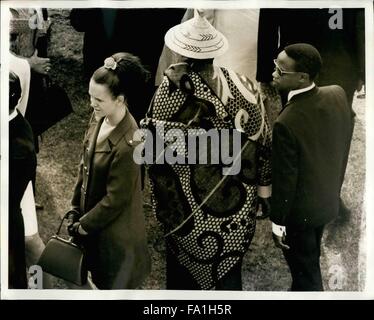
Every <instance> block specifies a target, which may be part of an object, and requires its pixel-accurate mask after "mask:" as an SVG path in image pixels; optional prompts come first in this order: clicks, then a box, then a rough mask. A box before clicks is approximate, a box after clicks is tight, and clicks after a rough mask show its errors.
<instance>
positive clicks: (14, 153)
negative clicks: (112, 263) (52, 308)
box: [9, 72, 36, 289]
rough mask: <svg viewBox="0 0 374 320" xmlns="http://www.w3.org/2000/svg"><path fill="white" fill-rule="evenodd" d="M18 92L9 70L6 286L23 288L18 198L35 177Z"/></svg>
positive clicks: (32, 151)
mask: <svg viewBox="0 0 374 320" xmlns="http://www.w3.org/2000/svg"><path fill="white" fill-rule="evenodd" d="M20 96H21V85H20V81H19V78H18V77H17V75H16V74H15V73H13V72H10V73H9V288H11V289H26V288H27V281H26V259H25V231H24V223H23V217H22V212H21V199H22V197H23V194H24V192H25V190H26V187H27V185H28V183H29V182H30V180H32V179H34V178H35V172H36V155H35V147H34V140H33V133H32V131H31V127H30V125H29V124H28V122H27V121H26V120H25V119H24V118H23V116H22V115H21V114H20V113H19V112H18V111H17V109H15V107H16V105H17V103H18V100H19V98H20Z"/></svg>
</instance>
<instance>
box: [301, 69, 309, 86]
mask: <svg viewBox="0 0 374 320" xmlns="http://www.w3.org/2000/svg"><path fill="white" fill-rule="evenodd" d="M309 82H310V77H309V74H307V73H305V72H302V73H300V83H302V84H304V83H309Z"/></svg>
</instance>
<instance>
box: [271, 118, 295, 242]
mask: <svg viewBox="0 0 374 320" xmlns="http://www.w3.org/2000/svg"><path fill="white" fill-rule="evenodd" d="M272 149H273V150H272V181H273V185H272V187H273V193H272V199H271V212H270V220H271V221H272V222H273V223H274V224H275V225H276V226H273V239H274V242H275V244H276V246H278V247H280V248H285V247H284V246H285V244H284V236H285V233H286V229H285V228H284V226H285V224H286V220H287V217H288V216H289V215H290V212H291V207H292V203H293V201H294V197H295V194H296V187H297V180H298V151H297V144H296V139H295V137H294V135H293V134H292V132H291V131H290V130H289V128H287V127H286V126H285V125H283V124H281V123H279V122H276V123H275V125H274V129H273V143H272ZM276 230H279V232H277V231H276ZM283 231H284V232H283Z"/></svg>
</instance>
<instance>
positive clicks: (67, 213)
mask: <svg viewBox="0 0 374 320" xmlns="http://www.w3.org/2000/svg"><path fill="white" fill-rule="evenodd" d="M70 212H76V213H78V214H79V212H78V210H75V209H72V210H69V211H68V212H66V213H65V214H64V216H63V217H62V219H61V222H60V225H59V227H58V229H57V232H56V235H59V234H60V230H61V227H62V224H63V223H64V220H65V219H67V218H68V216H69V213H70Z"/></svg>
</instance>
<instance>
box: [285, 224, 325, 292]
mask: <svg viewBox="0 0 374 320" xmlns="http://www.w3.org/2000/svg"><path fill="white" fill-rule="evenodd" d="M323 228H324V226H320V227H317V228H311V227H307V228H303V229H295V228H292V227H289V226H287V228H286V232H287V235H286V243H287V244H288V245H289V246H290V249H289V250H283V254H284V257H285V258H286V261H287V263H288V266H289V268H290V271H291V275H292V287H291V291H323V285H322V276H321V268H320V261H319V259H320V255H321V239H322V234H323Z"/></svg>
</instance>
